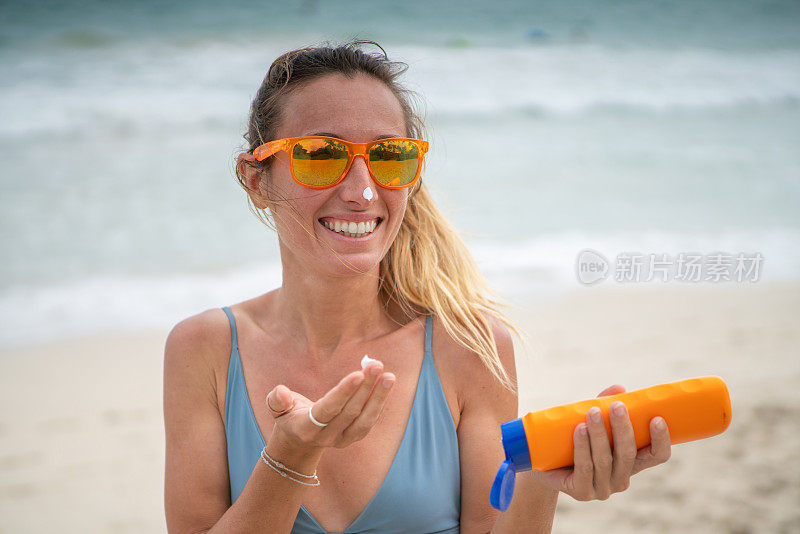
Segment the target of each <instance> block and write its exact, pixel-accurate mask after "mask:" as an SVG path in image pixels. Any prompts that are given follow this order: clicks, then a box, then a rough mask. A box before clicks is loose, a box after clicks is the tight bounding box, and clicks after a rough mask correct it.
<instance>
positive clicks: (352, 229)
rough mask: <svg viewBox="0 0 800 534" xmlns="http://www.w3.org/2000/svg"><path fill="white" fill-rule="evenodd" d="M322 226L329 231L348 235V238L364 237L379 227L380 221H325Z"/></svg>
mask: <svg viewBox="0 0 800 534" xmlns="http://www.w3.org/2000/svg"><path fill="white" fill-rule="evenodd" d="M322 224H324V225H325V227H326V228H328V229H329V230H333V231H334V232H337V233H339V234H342V235H346V236H347V237H364V236H365V235H367V234H371V233H372V232H373V230H375V227H376V226H378V221H377V220H372V221H361V222H352V221H349V222H348V221H324V222H323V223H322Z"/></svg>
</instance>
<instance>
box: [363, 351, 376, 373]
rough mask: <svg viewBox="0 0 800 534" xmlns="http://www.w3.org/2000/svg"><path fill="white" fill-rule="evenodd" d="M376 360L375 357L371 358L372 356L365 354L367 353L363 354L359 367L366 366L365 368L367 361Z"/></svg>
mask: <svg viewBox="0 0 800 534" xmlns="http://www.w3.org/2000/svg"><path fill="white" fill-rule="evenodd" d="M377 361H378V360H375V359H373V358H370V357H369V356H367V355H366V354H365V355H364V357H363V358H361V369H366V368H367V365H369V362H377Z"/></svg>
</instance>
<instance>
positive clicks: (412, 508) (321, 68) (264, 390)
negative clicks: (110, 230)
mask: <svg viewBox="0 0 800 534" xmlns="http://www.w3.org/2000/svg"><path fill="white" fill-rule="evenodd" d="M363 44H364V43H363V42H353V43H349V44H347V45H344V46H340V47H336V48H330V47H319V48H307V49H302V50H297V51H293V52H289V53H287V54H285V55H283V56H282V57H280V58H278V59H277V60H276V61H275V63H273V65H272V66H271V68H270V70H269V73H268V74H267V76H266V78H265V80H264V82H263V84H262V86H261V88H260V89H259V91H258V94H257V95H256V97H255V99H254V101H253V105H252V109H251V115H250V124H249V129H248V132H247V134H246V135H245V138H246V139H247V141H248V142H249V150H248V151H247V152H245V153H243V154H241V155H240V156H239V157H238V161H237V176H238V178H239V181H240V183H241V185H242V186H243V187H244V188H245V189H246V191H247V193H248V196H249V199H250V201H251V202H252V206H251V207H252V208H253V209H254V210H255V211H256V213H257V214H259V215H261V216H262V217H263V218H264V219H263V220H265V221H268V222H272V223H273V224H274V227H275V229H276V231H277V234H278V237H279V243H280V253H281V262H282V266H283V284H282V286H281V287H280V288H278V289H276V290H274V291H271V292H269V293H266V294H263V295H260V296H257V297H255V298H252V299H250V300H247V301H245V302H242V303H239V304H236V305H234V306H231V307H230V308H224V309H222V310H219V309H217V310H209V311H206V312H204V313H201V314H199V315H197V316H194V317H191V318H189V319H186V320H185V321H183V322H181V323H180V324H178V325H177V326H175V328H174V329H173V330H172V332H171V333H170V335H169V338H168V339H167V344H166V350H165V371H164V391H165V394H164V405H165V407H164V411H165V422H166V437H167V451H166V488H165V502H166V514H167V524H168V527H169V529H170V531H172V532H200V531H203V532H205V531H213V532H231V531H237V532H238V531H241V532H289V531H292V532H324V531H330V532H362V531H370V532H412V533H423V532H459V531H460V532H489V531H492V532H520V531H524V532H549V530H550V528H551V525H552V520H553V514H554V513H555V506H556V499H557V496H558V492H559V491H564V492H566V493H568V494H570V495H572V496H573V497H575V498H576V499H579V500H589V499H605V498H607V497H608V496H609V495H610V494H611V493H613V492H616V491H621V490H624V489H625V488H627V486H628V479H629V478H630V476H631V475H632V474H634V473H635V472H637V471H639V470H641V469H643V468H645V467H649V466H652V465H656V464H658V463H661V462H663V461H666V459H667V458H668V457H669V452H670V447H669V436H668V433H667V429H666V427H665V426H664V425H663V420H654V421H653V422H652V423H651V432H652V435H653V445H652V448H650V447H648V448H647V449H643V450H641V451H639V453H638V455H637V451H636V449H635V444H634V440H633V431H632V428H631V424H630V421H629V419H628V418H627V415H626V414H625V412H624V410H623V411H622V413H619V414H615V415H613V416H612V425H613V432H614V441H615V447H614V450H613V451H611V450H610V449H609V446H608V440H607V437H606V433H605V432H606V431H605V427H604V425H603V423H602V422H596V421H594V420H592V418H591V417H589V418H588V420H587V423H586V424H581V425H579V427H578V428H576V430H575V436H574V439H575V468H574V470H573V469H561V470H555V471H551V472H547V473H536V472H530V473H524V474H522V475H520V476H519V477H518V482H517V490H516V494H515V498H514V502H513V504H512V506H511V508H509V510H508V511H507V512H504V513H503V514H499V515H498V513H497V512H496V511H495V510H493V509H492V508H491V507H490V506H489V499H488V495H489V487H490V485H491V482H492V480H493V477H494V471H495V469H496V468H497V466H498V465H499V464H500V462H501V461H502V459H503V452H502V447H501V446H500V444H499V442H500V424H501V423H502V422H504V421H507V420H509V419H513V418H515V417H516V416H517V395H516V393H515V389H514V386H513V384H514V380H515V371H514V354H513V346H512V342H511V338H510V336H509V332H508V328H507V326H510V325H508V323H507V321H505V319H504V318H503V316H502V315H501V314H500V313H499V312H498V311H497V307H496V305H495V303H494V302H493V301H491V300H490V299H488V298H487V297H486V296H485V295H486V290H485V286H484V284H483V282H482V279H481V277H480V274H479V273H478V271H477V269H476V267H475V264H474V262H473V261H472V259H471V257H470V255H469V253H468V252H467V251H466V249H465V248H464V246H463V244H462V242H461V241H460V239H459V238H458V237H457V235H456V233H455V232H454V230H453V228H452V227H451V226H450V225H449V224H448V223H447V222H446V221H445V220H444V218H443V217H442V215H441V214H440V213H439V211H438V210H437V209H436V207H435V205H434V204H433V202H432V200H431V197H430V196H429V194H428V192H427V191H426V188H425V186H424V185H423V184H422V182H421V180H420V178H419V176H420V172H421V167H422V161H423V159H424V155H425V152H426V150H427V143H425V142H424V141H421V140H420V137H421V135H422V123H421V122H420V120H419V118H418V117H417V116H416V115H415V114H414V112H413V111H412V107H411V105H410V103H409V100H408V96H409V95H408V93H407V92H406V91H405V90H404V89H403V88H402V87H401V86H400V85H399V84H398V82H397V77H398V76H399V74H400V73H401V72H402V70H403V69H402V67H401V66H400V65H398V64H396V63H392V62H390V61H389V60H388V59H387V58H386V56H385V54H370V53H367V52H364V51H363V50H362V49H361V47H362V45H363ZM373 44H374V43H373ZM267 211H268V213H267ZM268 217H271V218H268ZM365 354H367V355H369V356H370V358H371V359H368V358H363V357H364V355H365ZM362 359H363V364H364V368H363V370H362V366H361V365H362ZM619 391H621V388H619V387H618V386H617V387H614V388H610V389H609V390H607V391H606V392H604V393H606V394H611V393H616V392H619Z"/></svg>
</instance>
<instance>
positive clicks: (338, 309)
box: [272, 265, 396, 361]
mask: <svg viewBox="0 0 800 534" xmlns="http://www.w3.org/2000/svg"><path fill="white" fill-rule="evenodd" d="M286 267H287V266H286V265H284V270H283V285H282V286H281V288H280V289H279V290H278V292H277V295H276V299H275V309H274V313H273V314H272V315H273V317H275V318H276V320H277V321H278V322H279V323H280V324H281V325H282V328H283V331H284V332H285V333H286V334H287V335H289V336H291V338H292V339H293V340H294V341H295V342H296V343H298V344H300V345H301V346H302V348H303V350H304V351H305V352H306V353H307V354H308V355H309V357H310V358H312V359H313V360H318V361H319V360H326V359H328V358H329V357H330V356H331V355H332V354H334V353H335V352H336V351H337V349H338V348H339V347H344V346H347V345H350V344H353V343H359V342H360V341H362V340H365V339H370V338H374V337H377V336H379V335H381V334H383V333H385V332H387V331H388V330H390V329H391V328H392V325H394V324H395V323H394V321H392V319H391V318H390V317H389V315H388V314H387V312H386V310H385V309H384V307H383V304H382V303H381V300H380V298H379V295H378V285H379V279H378V272H379V270H378V269H379V268H378V267H377V266H376V267H375V269H373V270H372V271H370V272H368V273H364V274H353V275H352V276H325V275H322V274H320V273H318V272H308V271H306V270H304V269H298V268H289V269H287V268H286ZM395 327H396V325H395Z"/></svg>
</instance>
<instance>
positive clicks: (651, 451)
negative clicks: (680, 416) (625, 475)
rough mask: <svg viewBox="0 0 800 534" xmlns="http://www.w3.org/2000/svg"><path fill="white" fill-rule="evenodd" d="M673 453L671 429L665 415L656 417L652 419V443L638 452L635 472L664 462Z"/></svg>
mask: <svg viewBox="0 0 800 534" xmlns="http://www.w3.org/2000/svg"><path fill="white" fill-rule="evenodd" d="M671 454H672V445H671V443H670V438H669V429H668V428H667V423H666V422H665V421H664V418H663V417H654V418H653V419H652V421H650V445H648V446H647V447H643V448H641V449H640V450H639V452H638V453H637V454H636V460H635V461H634V464H633V465H634V467H633V474H636V473H638V472H639V471H641V470H643V469H647V468H648V467H653V466H655V465H658V464H663V463H664V462H666V461H667V460H669V457H670V455H671Z"/></svg>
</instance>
